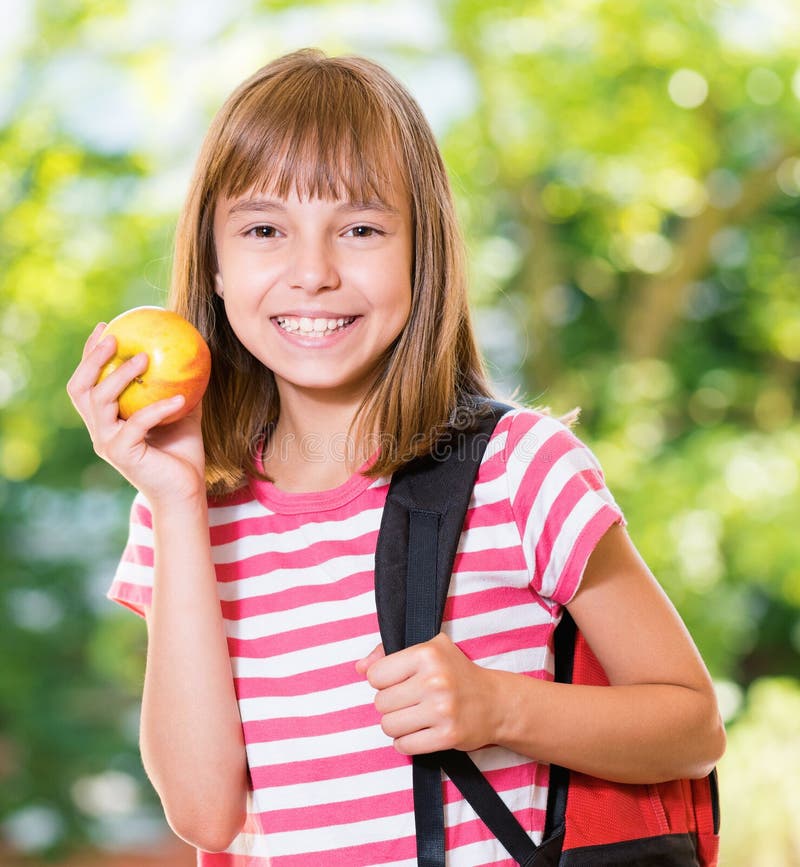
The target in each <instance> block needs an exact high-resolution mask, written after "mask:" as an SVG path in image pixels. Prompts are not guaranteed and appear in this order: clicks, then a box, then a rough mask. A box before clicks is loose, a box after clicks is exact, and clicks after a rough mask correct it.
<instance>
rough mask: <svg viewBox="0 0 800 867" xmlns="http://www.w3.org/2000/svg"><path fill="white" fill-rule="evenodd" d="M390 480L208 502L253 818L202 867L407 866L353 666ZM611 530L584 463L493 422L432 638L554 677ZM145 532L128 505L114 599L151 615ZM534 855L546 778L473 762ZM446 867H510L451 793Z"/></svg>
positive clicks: (395, 774)
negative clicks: (584, 587)
mask: <svg viewBox="0 0 800 867" xmlns="http://www.w3.org/2000/svg"><path fill="white" fill-rule="evenodd" d="M387 489H388V480H387V479H378V480H372V481H371V480H369V479H366V478H364V477H363V476H360V475H358V474H356V475H354V476H353V477H352V478H351V479H349V480H348V481H347V482H346V483H345V484H344V485H342V486H340V487H338V488H336V489H334V490H333V491H324V492H321V493H316V494H313V495H306V494H288V493H286V492H282V491H278V490H277V489H276V488H275V487H274V486H272V485H270V484H268V483H263V482H256V481H253V482H252V483H251V485H250V487H249V488H247V489H245V490H243V491H240V492H237V494H236V495H234V496H233V497H231V498H228V499H226V500H225V501H219V502H216V501H215V502H212V503H211V504H210V505H211V508H210V517H209V521H210V531H211V543H212V555H213V559H214V563H215V568H216V572H217V579H218V587H219V596H220V602H221V606H222V613H223V616H224V618H225V625H226V629H227V635H228V647H229V651H230V655H231V660H232V666H233V673H234V679H235V685H236V691H237V695H238V698H239V707H240V712H241V716H242V722H243V727H244V733H245V740H246V744H247V754H248V760H249V763H250V769H251V775H252V780H253V792H252V797H251V815H250V817H249V821H248V825H247V827H246V828H245V830H244V831H243V833H242V834H241V835H240V836H239V837H238V838H237V839H236V841H234V844H233V845H232V846H231V847H230V851H229V852H226V853H218V854H213V855H212V854H208V853H200V854H199V863H200V864H201V865H204V867H264V865H272V867H307V865H315V867H317V865H319V864H326V865H328V864H330V865H347V867H370V865H382V867H401V865H402V867H413V865H414V864H415V863H416V860H415V842H414V817H413V806H412V792H411V774H410V762H409V760H408V758H407V757H404V756H401V755H399V754H398V753H396V752H395V751H394V749H393V748H392V745H391V741H390V740H389V739H388V738H387V737H386V736H385V735H384V734H383V732H382V731H381V729H380V720H379V718H378V715H377V713H376V711H375V709H374V706H373V698H374V695H373V691H372V689H371V688H370V687H369V685H368V684H367V683H366V681H365V680H364V679H363V677H361V676H360V675H358V674H357V673H356V670H355V662H356V660H358V659H360V658H361V657H363V656H365V655H366V654H368V653H369V652H370V651H371V650H372V649H373V648H374V647H375V645H376V644H377V643H378V642H379V641H380V637H379V634H378V627H377V617H376V613H375V601H374V590H373V568H374V553H375V543H376V539H377V534H378V528H379V526H380V520H381V512H382V507H383V503H384V501H385V498H386V492H387ZM621 520H622V516H621V514H620V512H619V509H618V508H617V507H616V505H615V503H614V501H613V499H612V497H611V495H610V493H609V492H608V490H607V489H606V487H605V483H604V481H603V478H602V474H601V471H600V468H599V466H598V464H597V461H596V460H595V458H594V456H593V455H592V453H591V452H590V451H589V450H588V449H587V448H586V447H585V446H584V445H583V444H582V443H581V442H580V441H579V440H578V439H577V438H576V437H575V436H574V435H573V434H572V433H571V432H570V431H569V430H567V429H566V428H565V427H564V426H563V425H562V424H561V423H560V422H558V421H557V420H555V419H553V418H551V417H549V416H543V415H540V414H538V413H536V412H533V411H531V410H515V411H513V412H510V413H508V414H507V415H506V416H504V417H503V418H502V419H501V421H500V423H499V424H498V426H497V428H496V430H495V432H494V434H493V436H492V438H491V440H490V441H489V444H488V447H487V450H486V454H485V457H484V460H483V462H482V464H481V467H480V470H479V473H478V478H477V482H476V485H475V489H474V492H473V497H472V501H471V504H470V509H469V511H468V513H467V518H466V521H465V527H464V532H463V533H462V536H461V540H460V544H459V548H458V553H457V556H456V561H455V565H454V573H453V580H452V583H451V587H450V596H449V598H448V602H447V606H446V609H445V622H444V626H443V629H444V630H445V631H446V632H447V633H448V634H449V636H450V637H451V638H452V639H453V641H455V642H456V643H457V644H458V645H459V647H460V648H461V649H462V651H463V652H464V653H465V654H466V655H467V656H468V657H469V658H470V659H472V660H474V661H475V662H476V663H478V664H480V665H483V666H487V667H493V668H500V669H505V670H510V671H516V672H519V673H522V674H526V675H528V676H530V677H537V678H550V677H551V676H552V652H551V638H552V632H553V629H554V627H555V625H556V623H557V622H558V618H559V616H560V610H561V606H562V605H563V604H565V603H566V602H568V601H569V599H570V598H571V597H572V595H573V594H574V592H575V591H576V589H577V587H578V585H579V583H580V578H581V575H582V573H583V569H584V566H585V564H586V561H587V559H588V557H589V554H590V553H591V551H592V549H593V548H594V546H595V544H596V542H597V541H598V539H599V538H600V537H601V536H602V535H603V533H604V532H605V531H606V530H607V529H608V527H609V526H610V525H611V524H612V523H614V522H618V521H621ZM152 544H153V542H152V527H151V521H150V514H149V511H148V509H147V505H146V503H145V502H144V500H143V499H142V498H141V497H140V496H139V497H137V498H136V499H135V501H134V504H133V508H132V512H131V529H130V538H129V541H128V545H127V547H126V549H125V552H124V554H123V557H122V561H121V563H120V566H119V569H118V571H117V574H116V576H115V579H114V582H113V584H112V586H111V589H110V591H109V596H110V597H111V598H112V599H115V600H117V601H119V602H121V603H123V604H125V605H127V606H129V607H131V608H132V609H134V610H135V611H138V612H139V613H140V614H141V613H143V611H144V608H145V607H146V606H147V605H148V604H149V601H150V592H151V591H150V588H151V586H152V574H153V573H152V563H153V551H152ZM472 755H473V758H474V760H475V761H476V763H477V764H478V765H479V767H481V769H482V770H484V771H485V772H486V774H487V776H488V777H489V779H490V781H491V782H492V784H493V785H494V787H495V788H496V789H497V790H498V791H499V792H500V793H501V795H502V797H503V798H504V800H505V801H506V802H507V803H508V804H509V806H510V807H511V808H512V809H513V810H514V812H515V813H516V815H517V817H518V818H519V820H520V822H522V824H523V826H524V827H525V828H526V829H527V830H528V831H529V833H530V834H531V836H532V838H533V839H534V840H538V839H540V838H541V833H542V829H543V824H544V809H545V806H546V800H547V766H546V765H542V764H540V763H537V762H536V761H533V760H531V759H528V758H525V757H522V756H519V755H516V754H514V753H511V752H509V751H507V750H505V749H502V748H500V747H496V746H490V747H486V748H484V749H481V750H478V751H476V752H475V753H473V754H472ZM444 792H445V814H446V825H447V847H448V853H449V854H448V863H449V864H450V865H451V867H475V865H477V864H480V865H495V867H498V865H503V867H511V865H512V864H513V862H512V861H511V860H510V859H509V858H508V855H507V854H506V853H505V851H504V850H503V848H502V847H501V846H500V845H499V843H498V842H497V841H496V840H494V839H493V838H492V835H491V834H490V832H488V830H487V829H486V828H485V827H484V825H483V824H482V823H481V822H480V820H478V819H477V818H476V816H475V814H474V812H473V811H472V809H471V808H470V807H469V805H468V804H466V803H465V802H464V800H463V799H462V798H461V796H460V794H459V793H458V791H457V790H456V789H455V788H454V787H453V786H452V784H451V783H450V782H449V780H445V782H444Z"/></svg>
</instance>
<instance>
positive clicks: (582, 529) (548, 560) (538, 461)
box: [505, 410, 625, 605]
mask: <svg viewBox="0 0 800 867" xmlns="http://www.w3.org/2000/svg"><path fill="white" fill-rule="evenodd" d="M505 455H506V472H507V478H508V491H509V501H510V504H511V512H512V514H513V516H514V520H515V522H516V524H517V527H518V529H519V534H520V538H521V540H522V547H523V551H524V554H525V558H526V561H527V565H528V569H529V573H530V575H531V576H532V577H531V586H532V587H533V589H534V590H536V592H537V593H539V594H540V595H541V596H543V597H545V598H547V599H552V600H553V601H555V602H557V603H559V604H561V605H564V604H566V603H567V602H569V601H570V599H572V597H573V596H574V595H575V592H576V591H577V589H578V586H579V585H580V582H581V578H582V577H583V572H584V569H585V568H586V563H587V562H588V560H589V555H590V554H591V553H592V551H593V550H594V548H595V545H596V544H597V543H598V541H599V540H600V539H601V537H602V536H603V535H604V534H605V532H606V531H607V530H608V529H609V527H610V526H611V525H612V524H616V523H619V524H622V525H624V523H625V519H624V516H623V514H622V511H621V510H620V508H619V506H618V505H617V504H616V502H615V501H614V498H613V496H612V495H611V492H610V491H609V490H608V488H607V487H606V483H605V479H604V477H603V472H602V470H601V468H600V464H599V463H598V461H597V458H596V457H595V456H594V454H593V453H592V451H591V450H590V449H589V448H588V447H587V446H586V445H584V443H582V442H581V441H580V440H579V439H578V437H577V436H575V434H574V433H572V431H571V430H570V429H569V428H567V427H566V426H565V425H564V424H563V423H562V422H560V421H559V420H558V419H556V418H553V417H551V416H548V415H542V414H540V413H537V412H534V411H532V410H519V411H517V413H516V414H515V417H514V418H513V419H512V422H511V425H510V427H509V429H508V436H507V439H506V447H505Z"/></svg>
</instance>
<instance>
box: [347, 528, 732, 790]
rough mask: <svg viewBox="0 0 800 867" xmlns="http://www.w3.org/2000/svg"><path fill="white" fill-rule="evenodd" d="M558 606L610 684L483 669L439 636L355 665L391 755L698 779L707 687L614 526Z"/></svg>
mask: <svg viewBox="0 0 800 867" xmlns="http://www.w3.org/2000/svg"><path fill="white" fill-rule="evenodd" d="M568 608H569V610H570V613H571V614H572V616H573V617H574V618H575V621H576V623H577V624H578V626H579V628H580V629H581V631H582V632H583V633H584V636H585V637H586V639H587V641H588V642H589V645H590V646H591V647H592V650H593V651H594V653H595V654H596V655H597V657H598V659H599V660H600V662H601V663H602V665H603V667H604V668H605V670H606V673H607V675H608V677H609V680H610V682H611V686H610V687H606V686H574V685H571V684H557V683H551V682H547V681H541V680H537V679H535V678H530V677H527V676H525V675H520V674H514V673H511V672H503V671H496V670H492V669H486V668H482V667H480V666H478V665H475V664H474V663H472V662H470V661H469V660H468V659H467V658H466V657H465V656H464V655H463V654H462V653H461V651H460V650H459V649H458V648H457V647H456V646H455V645H453V643H452V642H451V641H450V640H449V639H448V638H446V636H444V635H443V634H440V635H439V636H437V637H436V638H435V639H433V641H430V642H427V643H425V644H421V645H417V646H416V647H412V648H409V649H407V650H404V651H401V652H400V653H397V654H392V655H391V656H389V657H381V655H380V654H379V653H376V654H373V655H371V656H370V657H368V658H367V659H366V660H362V661H361V662H360V663H359V667H360V668H361V669H362V670H364V671H366V673H367V677H368V678H369V680H370V683H372V685H373V686H375V688H376V689H377V690H378V694H377V696H376V699H375V703H376V707H377V708H378V710H379V711H380V712H381V713H382V714H383V718H382V725H383V728H384V731H386V733H387V734H389V735H390V736H391V737H393V738H395V746H396V748H397V749H398V750H399V751H400V752H403V753H409V754H413V753H423V752H429V751H431V750H439V749H446V748H449V747H456V748H457V749H466V750H473V749H477V748H479V747H481V746H484V745H486V744H499V745H501V746H504V747H507V748H509V749H512V750H514V751H515V752H518V753H520V754H522V755H527V756H531V757H532V758H536V759H538V760H540V761H546V762H553V763H556V764H560V765H564V766H566V767H569V768H572V769H574V770H577V771H582V772H584V773H588V774H592V775H593V776H598V777H602V778H604V779H609V780H614V781H619V782H630V783H638V782H651V783H652V782H659V781H661V780H669V779H676V778H680V777H699V776H703V775H704V774H706V773H707V772H708V771H709V770H710V768H711V767H712V766H713V765H714V763H715V762H716V761H717V760H718V759H719V757H720V755H721V754H722V752H723V750H724V745H725V735H724V731H723V728H722V724H721V721H720V717H719V712H718V710H717V704H716V698H715V695H714V692H713V688H712V685H711V680H710V678H709V675H708V673H707V671H706V669H705V666H704V665H703V662H702V660H701V659H700V656H699V654H698V652H697V650H696V648H695V647H694V644H693V643H692V640H691V638H690V637H689V635H688V633H687V631H686V629H685V627H684V626H683V623H682V622H681V620H680V618H679V616H678V614H677V613H676V612H675V610H674V608H673V607H672V605H671V604H670V602H669V601H668V599H667V597H666V596H665V594H664V593H663V591H662V590H661V589H660V587H659V586H658V584H657V582H656V581H655V579H654V578H653V576H652V575H651V573H650V571H649V570H648V569H647V567H646V566H645V564H644V563H643V561H642V560H641V558H640V557H639V555H638V553H637V552H636V549H635V548H634V546H633V544H632V543H631V541H630V539H629V538H628V535H627V533H626V532H625V530H624V529H623V528H621V527H619V526H614V527H612V528H611V529H610V530H609V531H608V532H607V533H606V534H605V536H604V537H603V538H602V539H601V540H600V542H599V543H598V545H597V546H596V548H595V550H594V552H593V553H592V555H591V556H590V558H589V562H588V564H587V567H586V570H585V573H584V576H583V580H582V582H581V586H580V589H579V590H578V592H577V593H576V594H575V597H574V598H573V600H572V601H571V602H570V604H569V606H568ZM539 721H543V722H542V724H539Z"/></svg>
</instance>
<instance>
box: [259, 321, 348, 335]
mask: <svg viewBox="0 0 800 867" xmlns="http://www.w3.org/2000/svg"><path fill="white" fill-rule="evenodd" d="M357 318H358V317H356V316H343V317H340V318H339V319H323V318H314V319H312V318H311V317H308V316H299V317H296V316H276V317H275V322H277V324H278V326H279V327H280V328H282V329H283V330H284V331H288V332H289V333H290V334H299V335H301V336H302V337H329V336H330V335H331V334H336V332H337V331H343V330H344V329H345V328H347V327H348V326H349V325H352V324H353V322H355V321H356V319H357Z"/></svg>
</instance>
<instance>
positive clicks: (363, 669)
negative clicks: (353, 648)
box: [356, 644, 386, 674]
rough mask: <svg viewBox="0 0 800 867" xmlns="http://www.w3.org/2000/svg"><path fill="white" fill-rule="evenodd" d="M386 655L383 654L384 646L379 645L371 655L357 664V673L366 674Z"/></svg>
mask: <svg viewBox="0 0 800 867" xmlns="http://www.w3.org/2000/svg"><path fill="white" fill-rule="evenodd" d="M385 655H386V654H385V653H384V652H383V645H382V644H379V645H378V646H377V647H376V648H375V649H374V650H373V651H372V652H371V653H370V654H368V655H367V656H365V657H364V658H363V659H359V660H358V662H356V671H357V672H358V673H359V674H366V673H367V670H368V669H369V667H370V666H371V665H372V663H373V662H377V661H378V660H379V659H381V658H382V657H384V656H385Z"/></svg>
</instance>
